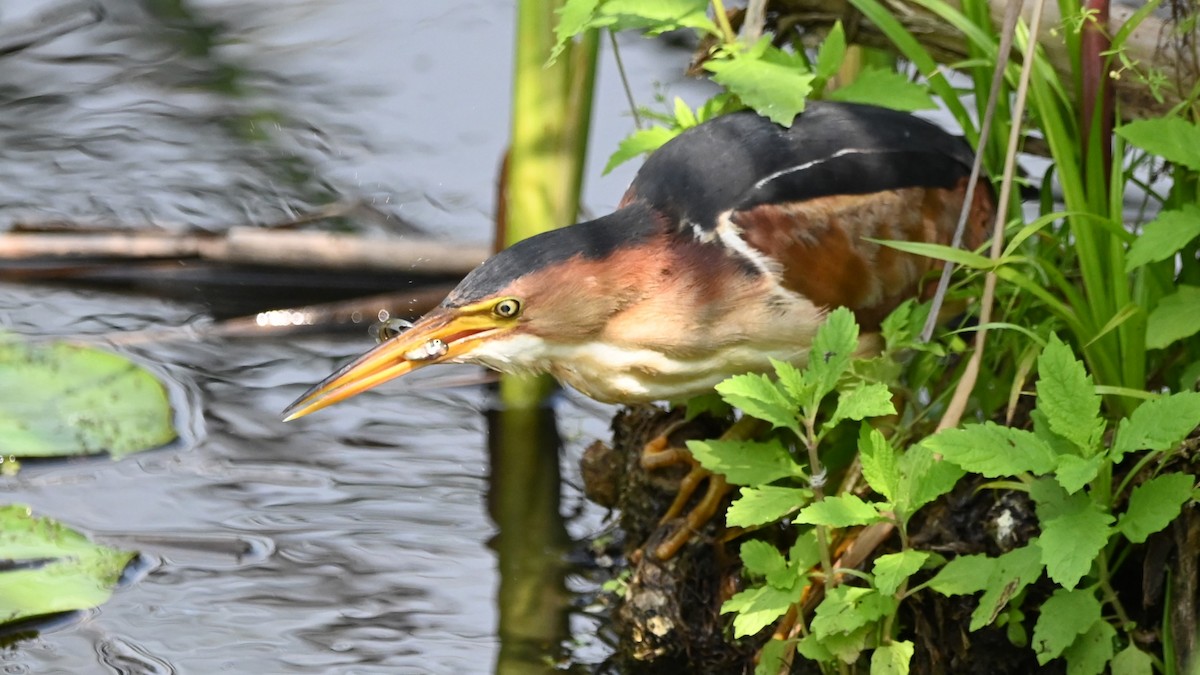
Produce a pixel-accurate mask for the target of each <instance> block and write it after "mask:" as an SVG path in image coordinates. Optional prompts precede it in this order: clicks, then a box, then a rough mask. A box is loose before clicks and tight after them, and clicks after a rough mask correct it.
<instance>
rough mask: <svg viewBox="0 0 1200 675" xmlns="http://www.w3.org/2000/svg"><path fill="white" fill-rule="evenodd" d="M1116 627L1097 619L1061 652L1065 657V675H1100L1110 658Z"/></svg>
mask: <svg viewBox="0 0 1200 675" xmlns="http://www.w3.org/2000/svg"><path fill="white" fill-rule="evenodd" d="M1116 637H1117V629H1116V628H1113V625H1112V624H1111V623H1109V622H1107V621H1097V622H1096V623H1094V624H1092V627H1091V629H1089V630H1088V632H1086V633H1084V634H1083V635H1080V636H1079V637H1078V638H1076V639H1075V642H1073V643H1071V646H1070V647H1068V648H1067V650H1066V652H1064V653H1063V657H1064V658H1066V659H1067V675H1100V673H1103V672H1104V666H1105V665H1106V664H1107V663H1108V662H1109V661H1110V660H1112V657H1113V640H1115V639H1116Z"/></svg>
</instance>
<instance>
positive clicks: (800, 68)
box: [704, 36, 814, 127]
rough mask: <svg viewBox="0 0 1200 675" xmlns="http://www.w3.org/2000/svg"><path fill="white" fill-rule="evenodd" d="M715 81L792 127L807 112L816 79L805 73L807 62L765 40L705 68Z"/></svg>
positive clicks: (743, 100)
mask: <svg viewBox="0 0 1200 675" xmlns="http://www.w3.org/2000/svg"><path fill="white" fill-rule="evenodd" d="M704 67H705V69H707V70H709V71H711V72H712V74H713V78H712V79H713V81H714V82H716V83H717V84H719V85H721V86H723V87H725V88H726V89H728V90H729V91H731V92H733V93H734V94H735V95H736V96H737V97H738V98H740V99H741V100H742V102H743V103H745V104H746V105H748V106H750V107H751V108H753V109H754V111H755V112H757V113H758V114H759V115H762V116H763V117H766V118H767V119H769V120H771V121H772V122H775V123H776V124H780V125H783V126H785V127H790V126H791V125H792V121H793V120H794V119H796V115H798V114H800V113H801V112H802V111H803V110H804V103H805V99H807V98H808V94H809V92H810V91H812V82H813V79H814V76H813V75H812V74H811V73H808V72H805V68H804V59H803V58H801V57H799V56H796V55H792V54H787V53H785V52H783V51H782V50H780V49H778V48H777V47H773V46H771V38H770V36H765V37H763V38H762V40H760V41H759V42H758V43H757V44H756V45H754V46H753V47H751V48H750V49H749V50H747V51H746V52H743V53H740V54H734V55H733V57H732V58H727V59H712V60H709V61H707V62H706V63H705V64H704Z"/></svg>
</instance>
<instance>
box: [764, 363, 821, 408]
mask: <svg viewBox="0 0 1200 675" xmlns="http://www.w3.org/2000/svg"><path fill="white" fill-rule="evenodd" d="M771 365H772V366H773V367H774V368H775V377H776V378H778V379H779V384H780V385H782V386H783V391H784V393H785V394H786V395H787V399H788V401H789V402H791V404H792V407H793V408H795V409H797V410H799V409H800V407H801V406H803V405H804V403H805V402H807V401H808V400H809V398H810V397H811V396H812V384H811V383H810V382H809V381H808V378H806V377H805V376H804V373H803V372H801V371H800V369H798V368H796V366H793V365H792V364H790V363H788V362H787V361H780V360H778V359H771Z"/></svg>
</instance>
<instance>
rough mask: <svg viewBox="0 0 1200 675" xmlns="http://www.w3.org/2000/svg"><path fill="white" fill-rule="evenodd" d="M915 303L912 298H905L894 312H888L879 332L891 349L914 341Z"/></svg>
mask: <svg viewBox="0 0 1200 675" xmlns="http://www.w3.org/2000/svg"><path fill="white" fill-rule="evenodd" d="M915 303H916V301H915V300H913V299H911V298H910V299H908V300H905V301H904V302H902V303H900V306H899V307H897V308H896V309H894V310H892V313H891V314H888V315H887V318H885V319H884V320H883V323H882V324H880V326H879V332H880V334H882V335H883V343H884V344H885V345H887V348H888V350H889V351H891V350H896V349H899V348H901V347H903V346H906V345H907V344H908V343H910V342H912V339H913V332H912V328H911V326H910V323H911V321H912V316H913V305H914V304H915Z"/></svg>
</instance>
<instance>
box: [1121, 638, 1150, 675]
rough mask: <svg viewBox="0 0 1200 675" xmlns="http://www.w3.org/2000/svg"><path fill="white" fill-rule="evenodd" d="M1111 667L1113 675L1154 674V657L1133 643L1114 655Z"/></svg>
mask: <svg viewBox="0 0 1200 675" xmlns="http://www.w3.org/2000/svg"><path fill="white" fill-rule="evenodd" d="M1111 667H1112V675H1153V673H1154V659H1153V658H1151V656H1150V655H1149V654H1147V653H1146V652H1144V651H1142V650H1140V649H1138V648H1137V646H1136V645H1132V644H1131V645H1129V646H1128V647H1126V648H1125V649H1122V650H1121V651H1120V652H1118V653H1117V655H1116V656H1114V657H1113V660H1112V664H1111Z"/></svg>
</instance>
